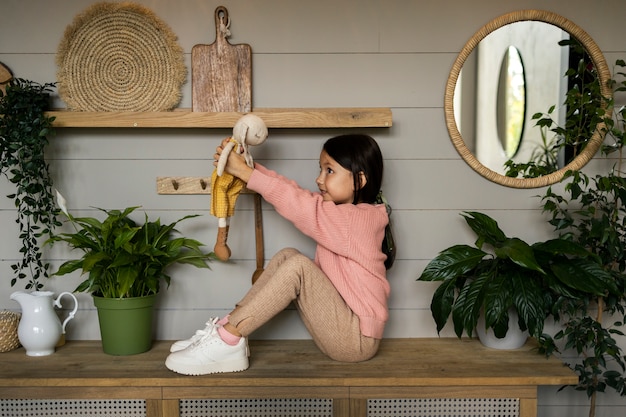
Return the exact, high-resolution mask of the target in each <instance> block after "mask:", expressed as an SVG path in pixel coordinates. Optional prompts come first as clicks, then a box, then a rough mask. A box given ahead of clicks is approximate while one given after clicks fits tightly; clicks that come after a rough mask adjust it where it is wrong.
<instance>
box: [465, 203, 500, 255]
mask: <svg viewBox="0 0 626 417" xmlns="http://www.w3.org/2000/svg"><path fill="white" fill-rule="evenodd" d="M461 215H462V216H463V218H464V219H465V221H466V222H467V224H468V225H469V227H470V228H471V229H472V230H473V231H474V233H476V236H478V240H477V242H478V243H477V244H476V246H477V247H479V248H481V247H482V243H483V242H485V243H488V244H490V245H492V246H497V245H498V244H500V243H502V242H504V240H505V239H506V235H505V234H504V232H503V231H502V230H501V229H500V227H499V226H498V223H497V222H496V221H495V220H494V219H492V218H491V217H489V216H488V215H486V214H483V213H479V212H476V211H466V212H463V213H462V214H461Z"/></svg>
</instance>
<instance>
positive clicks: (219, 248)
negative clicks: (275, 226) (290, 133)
mask: <svg viewBox="0 0 626 417" xmlns="http://www.w3.org/2000/svg"><path fill="white" fill-rule="evenodd" d="M267 135H268V132H267V126H265V122H263V120H262V119H261V118H260V117H258V116H255V115H253V114H246V115H244V116H242V117H241V118H240V119H239V120H238V121H237V123H235V126H234V128H233V136H232V137H231V138H230V141H229V142H228V144H227V145H226V147H225V148H224V150H223V151H222V154H221V155H220V159H219V160H218V163H217V168H216V169H215V170H214V171H213V174H212V176H211V193H212V198H211V214H212V215H213V216H215V217H217V218H218V229H217V241H216V243H215V247H214V249H213V251H214V252H215V255H216V256H217V257H218V258H219V259H220V260H222V261H226V260H228V259H229V258H230V255H231V251H230V248H229V247H228V245H227V243H226V241H227V240H228V228H229V224H230V218H231V217H232V216H233V215H234V214H235V203H236V201H237V197H239V193H240V192H241V190H242V189H243V188H244V186H245V184H244V182H243V181H241V180H240V179H239V178H237V177H234V176H232V175H230V174H229V173H227V172H224V167H225V166H226V162H227V160H228V155H229V154H230V152H231V151H232V150H234V151H235V152H237V153H240V154H242V155H243V156H244V158H245V160H246V163H247V164H248V166H250V167H253V166H254V161H253V160H252V155H251V154H250V152H249V150H248V147H249V146H256V145H260V144H262V143H263V142H265V139H267Z"/></svg>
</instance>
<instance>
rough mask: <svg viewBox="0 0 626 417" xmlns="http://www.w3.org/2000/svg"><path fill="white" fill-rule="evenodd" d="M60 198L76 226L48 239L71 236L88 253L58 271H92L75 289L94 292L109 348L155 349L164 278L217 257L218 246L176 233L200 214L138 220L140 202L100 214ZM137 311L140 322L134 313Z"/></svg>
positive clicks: (107, 350) (114, 351) (62, 239)
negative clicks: (82, 213)
mask: <svg viewBox="0 0 626 417" xmlns="http://www.w3.org/2000/svg"><path fill="white" fill-rule="evenodd" d="M57 202H58V204H59V206H60V207H61V211H62V212H63V213H64V214H65V215H66V216H67V219H68V222H69V223H71V225H72V226H73V227H74V230H75V231H74V232H73V233H59V234H56V235H54V236H53V237H52V238H50V239H49V240H48V242H49V243H50V244H53V243H55V242H65V243H67V244H68V245H69V247H70V248H71V249H79V250H81V251H82V252H83V255H82V256H81V257H80V258H78V259H73V260H68V261H66V262H64V263H63V264H62V265H61V266H60V267H59V269H58V271H56V272H55V273H54V274H53V275H66V274H69V273H72V272H74V271H77V270H81V272H82V274H86V275H87V278H86V279H85V280H84V281H83V282H81V283H80V284H79V285H78V287H77V288H76V289H75V291H76V292H87V293H90V294H91V295H92V296H93V300H94V304H95V306H96V308H97V310H98V319H99V323H100V333H101V337H102V347H103V350H104V352H105V353H109V354H114V355H131V354H135V353H141V352H145V351H147V350H149V349H150V348H151V346H152V316H153V306H154V302H155V298H156V295H157V294H158V293H159V291H160V289H161V281H163V282H164V283H165V284H166V285H167V286H169V285H170V281H171V277H170V275H168V273H167V271H168V268H169V267H170V266H171V265H173V264H177V263H178V264H189V265H193V266H195V267H198V268H210V267H209V262H210V261H212V260H213V259H215V254H214V253H213V252H204V251H202V249H201V247H202V246H204V245H203V244H202V243H200V242H198V241H196V240H194V239H189V238H185V237H181V236H176V234H177V233H178V232H177V230H176V229H175V227H176V225H177V224H178V223H179V222H181V221H183V220H186V219H189V218H192V217H197V215H188V216H185V217H183V218H181V219H179V220H177V221H175V222H173V223H170V224H162V223H161V221H160V219H157V220H149V219H148V215H147V214H146V215H145V220H144V222H143V223H138V222H136V221H135V220H133V219H131V218H130V215H131V214H132V213H133V212H134V211H135V210H136V209H137V208H139V207H128V208H126V209H124V210H121V211H120V210H105V209H98V210H100V211H101V212H103V213H104V214H105V217H104V219H103V220H99V219H96V218H94V217H74V216H72V215H71V214H70V213H69V212H68V211H67V208H66V203H65V199H64V198H63V197H62V196H61V195H60V194H58V193H57ZM135 313H138V314H137V315H138V317H137V321H136V322H134V321H133V320H131V316H130V315H131V314H135Z"/></svg>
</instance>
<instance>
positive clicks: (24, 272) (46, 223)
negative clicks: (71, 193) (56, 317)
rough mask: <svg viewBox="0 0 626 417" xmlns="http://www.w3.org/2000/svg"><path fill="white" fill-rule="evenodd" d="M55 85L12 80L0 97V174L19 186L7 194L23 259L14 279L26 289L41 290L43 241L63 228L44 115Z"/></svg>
mask: <svg viewBox="0 0 626 417" xmlns="http://www.w3.org/2000/svg"><path fill="white" fill-rule="evenodd" d="M53 87H54V84H38V83H36V82H33V81H28V80H24V79H20V78H14V79H13V80H11V81H10V82H9V84H8V85H7V87H6V93H2V92H0V173H1V174H3V175H4V176H5V177H6V178H7V179H8V180H9V181H10V182H11V183H12V184H14V185H15V193H13V194H10V195H8V196H7V197H8V198H11V199H13V201H14V203H15V207H16V209H17V220H16V223H17V224H18V226H19V238H20V240H21V241H22V247H21V249H20V253H21V254H22V259H21V260H19V261H17V262H16V263H15V264H12V265H11V268H12V269H13V272H14V277H13V278H12V279H11V286H14V285H15V284H16V282H17V280H18V279H28V282H27V284H26V286H25V287H26V289H32V290H38V289H40V288H42V287H43V284H42V283H41V281H40V280H41V279H42V278H47V277H48V263H46V262H45V261H44V259H43V257H42V250H41V246H42V244H43V240H44V239H42V238H44V237H51V236H52V230H53V229H54V227H56V226H60V222H59V221H58V220H57V219H56V217H57V214H58V212H59V210H58V208H56V204H55V200H54V193H53V189H52V179H51V178H50V175H49V166H48V163H47V162H46V160H45V157H44V150H45V148H46V146H47V145H48V137H50V136H53V135H54V130H53V128H52V122H53V121H54V117H48V116H46V115H45V113H44V112H45V111H46V110H47V109H48V107H49V96H50V92H51V91H52V88H53Z"/></svg>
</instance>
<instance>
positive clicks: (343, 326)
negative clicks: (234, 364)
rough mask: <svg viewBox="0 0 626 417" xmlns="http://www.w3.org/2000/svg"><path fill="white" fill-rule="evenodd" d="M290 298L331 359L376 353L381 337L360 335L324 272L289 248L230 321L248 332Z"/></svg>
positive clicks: (359, 358) (277, 257)
mask: <svg viewBox="0 0 626 417" xmlns="http://www.w3.org/2000/svg"><path fill="white" fill-rule="evenodd" d="M292 302H293V303H294V304H295V306H296V308H297V309H298V312H299V313H300V316H301V317H302V321H303V322H304V325H305V326H306V328H307V329H308V331H309V333H310V334H311V336H312V337H313V340H314V341H315V344H316V345H317V346H318V347H319V349H320V350H321V351H322V352H324V354H326V355H327V356H329V357H330V358H332V359H334V360H337V361H342V362H360V361H364V360H367V359H370V358H371V357H373V356H374V355H375V354H376V351H377V350H378V346H379V344H380V340H378V339H374V338H371V337H366V336H362V335H361V331H360V329H359V318H358V317H357V316H356V315H355V314H354V313H353V312H352V310H351V309H350V308H349V307H348V305H347V304H346V302H345V301H344V300H343V298H342V297H341V295H339V292H337V290H336V289H335V287H334V286H333V284H332V283H331V282H330V280H329V279H328V277H326V275H325V274H324V272H322V270H321V269H320V268H319V267H318V266H317V265H315V263H314V262H313V261H312V260H311V259H309V258H307V257H306V256H305V255H303V254H301V253H300V252H298V251H297V250H296V249H292V248H287V249H283V250H281V251H280V252H278V253H277V254H276V255H274V257H273V258H272V259H271V260H270V262H269V263H268V265H267V268H265V271H264V272H263V274H261V276H260V277H259V279H258V280H257V281H256V283H255V284H254V285H253V286H252V288H251V289H250V291H248V293H247V294H246V295H245V296H244V298H243V299H242V300H241V301H240V302H239V303H238V304H237V307H236V308H235V310H234V311H233V312H232V313H231V315H230V318H229V322H230V324H232V325H233V326H235V327H236V328H237V330H238V331H239V332H240V333H241V334H242V335H243V336H246V337H247V336H248V335H250V334H251V333H252V332H253V331H254V330H256V329H258V328H259V327H260V326H261V325H263V324H264V323H266V322H267V321H269V320H270V319H271V318H272V317H274V316H275V315H276V314H278V313H280V312H281V311H283V310H284V309H285V308H286V307H288V306H289V305H290V304H291V303H292Z"/></svg>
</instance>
